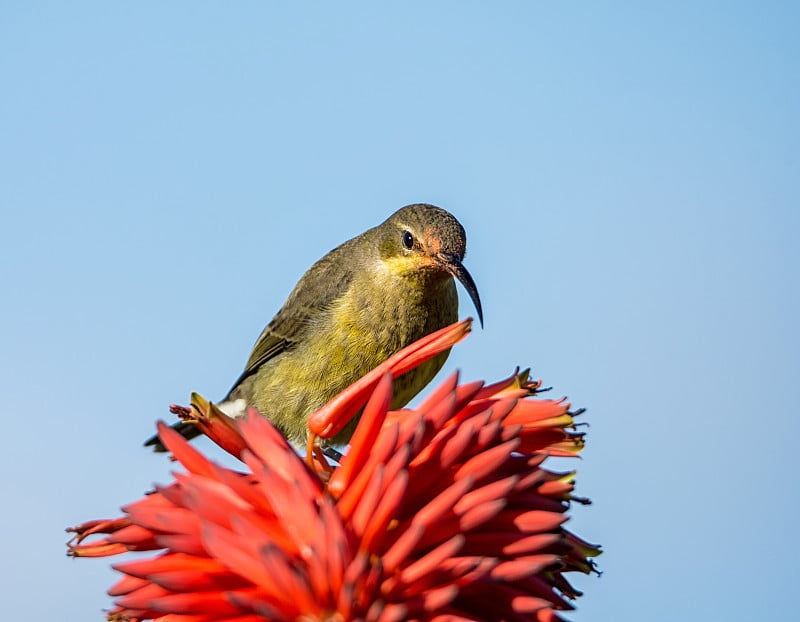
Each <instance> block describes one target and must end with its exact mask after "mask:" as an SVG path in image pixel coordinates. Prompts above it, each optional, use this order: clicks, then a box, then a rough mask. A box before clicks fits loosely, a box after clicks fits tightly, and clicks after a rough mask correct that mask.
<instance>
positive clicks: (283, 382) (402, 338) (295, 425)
mask: <svg viewBox="0 0 800 622" xmlns="http://www.w3.org/2000/svg"><path fill="white" fill-rule="evenodd" d="M466 241H467V240H466V233H465V231H464V227H463V226H462V225H461V223H460V222H459V221H458V220H457V219H456V218H455V216H453V215H452V214H450V213H449V212H448V211H446V210H444V209H442V208H440V207H436V206H435V205H430V204H428V203H415V204H412V205H406V206H405V207H403V208H401V209H399V210H398V211H396V212H395V213H393V214H392V215H391V216H389V218H387V219H386V220H385V221H384V222H382V223H381V224H379V225H377V226H375V227H373V228H371V229H368V230H367V231H365V232H364V233H362V234H360V235H358V236H356V237H354V238H352V239H350V240H348V241H346V242H344V243H343V244H341V245H339V246H337V247H336V248H334V249H333V250H332V251H330V252H329V253H328V254H327V255H325V256H324V257H322V259H320V260H319V261H317V262H316V263H315V264H314V265H313V266H311V268H309V270H308V271H307V272H306V273H305V274H304V275H303V276H302V277H301V279H300V280H299V281H298V283H297V285H296V286H295V287H294V289H293V290H292V292H291V293H290V294H289V297H288V298H287V300H286V302H285V303H284V304H283V306H282V307H281V309H280V310H279V311H278V313H277V314H276V315H275V317H274V318H273V319H272V321H270V323H269V324H267V326H266V327H265V328H264V330H263V331H262V332H261V335H260V336H259V337H258V340H257V341H256V343H255V345H254V347H253V350H252V353H251V354H250V357H249V359H248V361H247V364H246V366H245V368H244V371H243V372H242V373H241V375H240V376H239V377H238V378H237V380H236V382H234V383H233V387H232V388H231V390H230V391H229V392H228V394H227V395H226V396H225V398H224V399H223V400H222V401H221V402H219V403H218V404H217V405H218V407H219V408H220V409H221V410H222V411H223V412H225V413H226V414H228V415H230V416H232V417H239V416H243V415H244V414H245V412H246V409H247V407H248V406H252V407H255V408H256V409H257V410H258V411H259V412H260V413H261V414H262V415H264V416H265V417H267V418H268V419H269V420H270V421H271V422H272V423H273V424H274V425H275V426H276V427H277V428H278V429H279V430H280V431H281V432H282V433H283V435H284V436H285V437H286V438H287V439H288V440H289V441H290V442H292V443H295V444H296V445H298V446H301V445H303V444H305V442H306V439H307V435H308V428H307V421H308V418H309V416H310V415H311V413H312V412H314V411H315V410H317V409H318V408H320V407H321V406H323V405H324V404H325V403H327V402H328V401H329V400H330V399H331V398H333V397H334V396H335V395H337V394H338V393H340V392H341V391H343V390H344V389H345V388H347V387H348V386H349V385H351V384H352V383H353V382H355V381H356V380H358V379H359V378H360V377H362V376H363V375H364V374H366V373H367V372H369V371H370V370H372V369H373V368H375V367H376V366H378V365H379V364H380V363H382V362H383V361H384V360H386V359H387V358H389V357H390V356H391V355H393V354H394V353H396V352H397V351H399V350H401V349H402V348H404V347H405V346H407V345H409V344H411V343H413V342H414V341H416V340H418V339H420V338H422V337H424V336H425V335H428V334H430V333H432V332H434V331H436V330H438V329H440V328H444V327H445V326H448V325H450V324H452V323H453V322H455V321H457V320H458V292H457V291H456V285H455V280H458V281H459V282H460V283H461V284H462V285H463V286H464V289H465V290H466V292H467V294H469V297H470V299H471V300H472V302H473V304H474V305H475V309H476V311H477V315H478V319H479V320H480V323H481V326H483V310H482V307H481V300H480V296H479V294H478V289H477V287H476V285H475V282H474V280H473V279H472V276H471V275H470V273H469V272H468V271H467V269H466V268H465V267H464V265H463V263H462V262H463V260H464V254H465V252H466ZM448 354H449V350H447V351H445V352H442V353H441V354H439V355H437V356H436V357H435V358H433V359H431V360H430V361H428V362H426V363H424V364H422V365H420V366H419V367H417V368H415V369H413V370H411V371H409V372H408V373H406V374H404V375H402V376H400V377H398V378H396V379H395V380H394V384H393V397H392V403H391V407H392V409H399V408H402V407H403V406H405V405H406V404H407V403H408V402H409V401H410V400H411V399H412V398H413V397H414V396H415V395H416V394H417V393H419V392H420V391H421V390H422V389H423V388H424V387H425V386H426V385H427V384H428V383H429V382H430V381H431V380H432V379H433V377H434V376H435V375H436V373H437V372H438V371H439V370H440V369H441V367H442V366H443V365H444V363H445V360H446V359H447V356H448ZM356 423H357V417H356V418H355V419H354V420H353V421H351V422H350V423H349V424H348V425H347V426H345V428H344V429H343V430H342V431H341V432H339V434H337V435H336V436H335V437H334V438H333V439H332V440H331V441H330V444H332V445H344V444H346V443H347V441H348V440H349V439H350V436H352V433H353V431H354V430H355V425H356ZM173 427H174V428H175V429H176V430H178V431H179V432H180V433H181V434H182V435H183V436H184V437H186V438H192V437H194V436H198V435H199V434H200V432H199V430H198V429H197V427H196V426H195V425H194V424H192V423H189V422H178V423H176V424H175V425H174V426H173ZM145 445H147V446H153V447H154V448H155V450H156V451H165V447H164V446H163V445H162V444H161V442H160V440H159V439H158V437H157V436H154V437H152V438H150V439H149V440H148V441H146V443H145Z"/></svg>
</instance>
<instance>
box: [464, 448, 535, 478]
mask: <svg viewBox="0 0 800 622" xmlns="http://www.w3.org/2000/svg"><path fill="white" fill-rule="evenodd" d="M518 445H519V439H511V440H509V441H506V442H505V443H502V444H500V445H497V446H495V447H491V448H490V449H487V450H486V451H483V452H481V453H479V454H478V455H476V456H473V457H472V458H470V459H469V460H467V461H466V462H465V463H464V464H462V465H461V466H460V467H459V468H458V469H457V470H456V472H455V478H456V479H460V478H462V477H466V476H468V475H469V476H472V477H473V479H475V480H480V479H481V478H483V477H486V476H487V475H488V474H489V473H491V472H492V471H495V470H496V469H499V468H500V465H502V464H503V463H504V462H506V461H507V460H508V459H509V458H510V455H511V452H512V451H515V450H516V449H517V446H518Z"/></svg>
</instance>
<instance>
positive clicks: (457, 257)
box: [376, 203, 483, 326]
mask: <svg viewBox="0 0 800 622" xmlns="http://www.w3.org/2000/svg"><path fill="white" fill-rule="evenodd" d="M376 230H377V231H378V233H379V248H380V256H381V260H382V261H383V262H384V264H386V266H387V267H388V268H389V270H391V271H392V272H393V273H395V274H400V275H403V276H408V277H413V276H415V275H429V276H437V275H441V276H443V277H444V276H448V275H449V276H453V277H455V278H456V279H458V280H459V281H460V282H461V284H462V285H463V286H464V289H466V290H467V293H468V294H469V297H470V298H471V299H472V302H473V303H474V304H475V309H476V310H477V312H478V319H479V320H480V322H481V326H483V311H482V309H481V299H480V297H479V295H478V288H477V287H476V286H475V281H473V280H472V276H470V273H469V272H467V269H466V268H465V267H464V265H463V264H462V261H463V259H464V253H465V252H466V250H467V234H466V233H465V232H464V227H462V226H461V223H460V222H458V220H456V218H455V216H453V215H452V214H451V213H450V212H447V211H446V210H443V209H442V208H440V207H436V206H435V205H428V204H427V203H415V204H414V205H407V206H405V207H403V208H401V209H399V210H398V211H396V212H395V213H394V214H392V215H391V216H389V218H388V219H387V220H386V221H385V222H384V223H382V224H381V225H379V226H378V227H377V228H376Z"/></svg>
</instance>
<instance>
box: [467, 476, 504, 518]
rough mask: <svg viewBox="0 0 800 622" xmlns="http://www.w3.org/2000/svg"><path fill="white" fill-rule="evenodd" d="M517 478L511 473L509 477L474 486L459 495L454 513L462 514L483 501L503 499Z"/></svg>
mask: <svg viewBox="0 0 800 622" xmlns="http://www.w3.org/2000/svg"><path fill="white" fill-rule="evenodd" d="M518 479H519V478H518V477H517V476H516V475H512V476H511V477H506V478H504V479H500V480H496V481H493V482H491V483H490V484H486V485H484V486H481V487H480V488H475V489H473V490H471V491H469V492H468V493H466V494H465V495H464V496H463V497H461V498H460V499H459V500H458V502H457V503H456V504H455V506H454V507H453V509H454V510H455V512H456V514H464V513H466V512H467V511H468V510H470V509H472V508H473V507H475V506H478V505H483V504H484V503H489V502H490V501H495V500H497V499H505V498H506V497H507V496H508V494H509V493H510V492H511V490H512V489H513V488H514V485H515V484H516V483H517V481H518Z"/></svg>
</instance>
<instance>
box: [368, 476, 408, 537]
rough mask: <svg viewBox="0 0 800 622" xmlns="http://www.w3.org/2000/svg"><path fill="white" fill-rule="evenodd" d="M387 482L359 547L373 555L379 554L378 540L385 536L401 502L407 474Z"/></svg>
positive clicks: (406, 482) (406, 483)
mask: <svg viewBox="0 0 800 622" xmlns="http://www.w3.org/2000/svg"><path fill="white" fill-rule="evenodd" d="M388 481H389V486H388V487H387V488H386V490H385V492H384V494H383V496H382V497H381V500H380V504H379V505H378V507H377V508H376V509H375V512H374V513H373V515H372V516H371V517H370V520H369V522H368V523H367V524H366V527H365V529H364V530H363V536H362V538H361V543H360V545H359V546H360V547H361V548H362V549H364V550H367V551H371V552H373V553H378V552H379V551H378V550H376V549H378V545H379V542H380V539H381V538H382V537H383V536H385V535H387V534H386V530H387V527H388V525H389V521H390V520H392V519H393V518H394V517H395V516H396V514H397V509H398V508H399V507H400V504H401V503H402V501H403V494H404V493H405V491H406V487H407V485H408V472H407V471H405V470H403V471H400V473H398V474H397V476H395V477H392V478H391V479H389V480H388Z"/></svg>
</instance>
